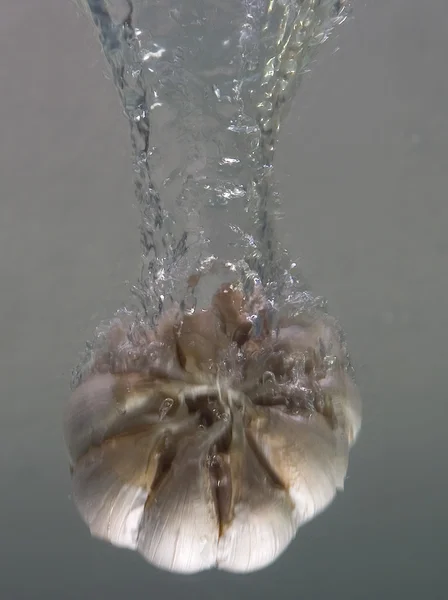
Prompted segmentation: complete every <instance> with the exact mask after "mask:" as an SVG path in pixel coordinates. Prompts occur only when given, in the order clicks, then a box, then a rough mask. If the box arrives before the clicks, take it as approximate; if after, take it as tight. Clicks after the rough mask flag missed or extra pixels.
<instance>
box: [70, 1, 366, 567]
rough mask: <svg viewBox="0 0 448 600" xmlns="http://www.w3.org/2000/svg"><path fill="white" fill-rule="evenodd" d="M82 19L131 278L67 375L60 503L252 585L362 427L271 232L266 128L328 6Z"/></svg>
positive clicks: (96, 529)
mask: <svg viewBox="0 0 448 600" xmlns="http://www.w3.org/2000/svg"><path fill="white" fill-rule="evenodd" d="M88 7H89V8H90V10H91V14H92V17H93V20H94V22H95V23H96V25H97V27H98V29H99V32H100V39H101V42H102V46H103V49H104V53H105V55H106V57H107V59H108V62H109V64H110V66H111V69H112V73H113V77H114V82H115V85H116V87H117V89H118V90H119V93H120V97H121V100H122V104H123V107H124V111H125V114H126V115H127V117H128V119H129V122H130V125H131V140H132V146H133V163H134V171H135V188H136V195H137V198H138V200H139V205H140V208H141V215H142V225H141V241H142V246H143V269H142V271H143V274H142V276H141V277H140V280H139V282H138V284H137V285H136V286H135V287H134V289H133V291H134V295H135V296H137V298H138V299H139V300H140V311H137V315H133V311H125V310H122V311H121V312H120V313H117V315H116V318H115V319H114V320H113V321H112V322H109V323H106V325H105V326H101V327H99V328H98V330H97V335H96V339H95V340H94V342H93V343H92V344H89V345H88V348H87V353H86V358H85V360H84V361H83V363H82V364H81V365H80V367H79V368H78V369H77V370H76V371H75V373H74V380H73V384H74V388H75V389H74V392H73V395H72V397H71V399H70V402H69V405H68V408H67V413H66V417H65V439H66V442H67V447H68V450H69V454H70V460H71V468H72V475H73V476H72V480H73V497H74V503H75V504H76V506H77V508H78V510H79V511H80V514H81V516H82V518H83V520H84V521H85V523H86V524H87V525H88V526H89V528H90V530H91V532H92V534H93V535H95V536H97V537H99V538H100V539H103V540H109V541H111V542H112V543H113V544H115V545H117V546H120V547H126V548H132V549H134V550H138V551H139V552H140V553H141V554H142V555H143V556H144V557H145V558H146V560H147V561H148V562H150V563H151V564H154V565H156V566H158V567H160V568H163V569H167V570H170V571H173V572H178V573H188V574H191V573H197V572H199V571H202V570H206V569H210V568H215V567H217V568H220V569H224V570H227V571H231V572H241V573H247V572H252V571H257V570H260V569H262V568H265V567H267V566H269V565H270V564H271V563H272V562H274V561H275V560H277V559H278V557H279V556H280V554H282V553H283V552H284V551H285V550H286V548H287V547H288V546H289V544H290V542H291V541H292V539H293V538H294V536H295V533H296V531H297V529H298V528H299V527H301V526H303V525H304V524H305V523H306V522H308V521H309V520H311V519H312V518H314V517H315V516H317V515H318V514H320V513H321V512H322V511H323V510H324V509H325V508H327V507H328V506H329V504H330V503H331V502H332V501H333V499H334V497H335V495H336V493H337V491H342V489H343V485H344V479H345V476H346V473H347V468H348V453H349V449H350V448H351V446H352V445H353V444H354V442H355V440H356V439H357V436H358V432H359V429H360V424H361V408H360V400H359V393H358V390H357V389H356V386H355V384H354V382H353V374H352V369H351V365H350V362H349V359H348V355H347V349H346V345H345V343H344V341H343V339H342V338H343V336H342V332H341V330H340V328H339V327H338V325H337V322H336V321H334V320H333V319H331V318H330V317H328V316H327V315H326V314H324V312H323V311H322V308H324V307H323V303H322V301H320V300H319V299H316V298H313V296H312V295H311V294H310V293H309V292H307V291H305V290H304V288H303V284H302V283H301V282H300V280H299V278H298V276H297V274H296V273H297V270H296V264H295V263H293V262H292V261H291V259H289V258H288V253H287V251H286V249H284V248H283V247H282V244H280V243H279V241H278V239H277V238H276V231H275V219H276V212H275V211H276V209H278V208H280V206H281V203H280V200H279V197H278V195H277V194H276V190H275V180H274V177H273V169H274V153H275V146H276V142H277V138H278V134H279V131H280V125H281V121H282V118H283V117H284V115H285V114H286V113H287V111H288V109H289V106H290V104H291V101H292V99H293V97H294V93H295V90H296V87H297V84H298V82H299V80H300V77H301V75H302V73H303V72H304V69H305V67H306V65H307V63H308V61H309V60H310V57H311V56H312V55H313V53H314V50H315V49H316V48H317V47H318V46H319V45H320V44H321V43H322V42H323V41H325V39H326V38H327V36H328V34H329V32H330V30H331V28H332V27H333V26H334V25H335V24H336V23H338V22H341V21H342V20H343V19H344V16H345V11H344V6H343V4H342V3H341V2H339V1H337V2H334V1H328V0H323V1H321V0H303V1H300V2H297V3H295V2H282V1H280V2H276V1H273V2H263V1H261V2H260V1H259V2H253V3H250V2H249V3H244V2H243V3H241V2H234V3H231V2H228V3H225V4H216V3H215V2H192V3H191V4H190V3H188V2H172V3H170V4H167V3H157V2H156V3H152V2H132V1H131V0H126V1H120V2H106V1H105V0H89V2H88ZM176 154H177V156H176ZM175 159H177V160H175ZM218 232H219V233H218ZM139 314H140V315H141V316H139ZM135 317H137V318H135ZM167 400H169V401H170V402H171V405H172V407H171V410H169V411H164V409H163V406H164V404H165V403H166V402H167ZM123 435H124V436H125V437H123ZM204 539H206V540H207V544H206V545H205V547H204V544H203V540H204ZM204 548H205V550H204Z"/></svg>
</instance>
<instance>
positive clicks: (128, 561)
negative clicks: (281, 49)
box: [0, 1, 447, 598]
mask: <svg viewBox="0 0 448 600" xmlns="http://www.w3.org/2000/svg"><path fill="white" fill-rule="evenodd" d="M44 4H45V3H44ZM46 4H48V7H47V9H46V10H44V8H43V7H40V8H39V10H37V9H36V8H34V7H33V8H29V7H28V8H27V9H26V8H25V7H26V4H25V3H24V4H23V5H21V7H20V8H17V5H16V8H11V11H10V12H9V13H8V18H9V19H10V20H9V21H8V19H5V21H4V23H3V25H2V27H4V30H5V32H9V33H8V35H7V39H8V41H9V43H10V44H12V47H13V48H15V46H14V43H13V42H12V41H11V35H12V33H10V32H12V31H16V32H17V44H18V45H17V47H16V52H13V53H11V54H10V55H9V56H10V57H11V56H16V55H17V57H21V58H22V65H23V68H22V69H18V68H17V66H16V67H15V68H14V69H13V67H12V66H10V65H11V63H13V58H9V59H8V62H6V58H5V57H4V58H2V61H4V62H2V65H3V67H2V68H5V70H6V73H7V74H8V78H7V80H8V81H10V82H11V85H10V87H8V89H7V90H6V91H5V92H4V96H5V99H6V100H5V103H4V105H3V106H4V108H2V110H4V111H5V116H4V118H2V123H3V124H4V127H7V125H8V123H9V121H10V115H11V114H12V115H17V117H16V119H14V120H11V121H12V122H14V124H16V125H17V129H16V133H15V137H12V138H11V140H12V141H11V143H10V144H9V145H6V144H5V145H4V149H3V152H4V155H5V161H4V163H3V167H2V168H3V169H4V181H5V197H6V198H7V199H8V200H7V202H5V204H4V205H3V208H2V211H3V212H2V214H3V215H4V216H3V217H2V219H1V220H0V227H1V228H2V229H1V232H2V233H1V236H0V243H1V244H2V253H1V254H2V271H3V272H4V278H3V280H4V287H3V286H2V289H3V290H4V291H3V292H2V304H3V303H4V305H3V306H4V308H3V315H4V318H3V319H2V328H4V329H3V336H2V343H3V347H2V357H4V360H2V377H1V385H2V387H3V389H2V397H3V398H4V399H5V400H4V404H3V407H4V411H5V418H3V419H2V423H3V424H4V432H3V436H2V438H3V439H2V448H4V451H3V452H2V463H3V466H4V469H3V470H4V477H5V479H4V494H3V500H2V504H3V503H4V510H3V511H2V519H3V522H2V524H3V532H4V543H3V544H2V552H3V565H4V573H5V575H4V576H3V577H2V581H1V586H2V587H3V588H4V589H2V590H1V591H2V596H4V597H6V598H40V597H42V598H53V597H54V598H60V597H65V598H79V597H83V598H89V597H92V598H93V597H98V596H100V597H102V596H106V595H107V596H108V597H116V598H119V597H122V596H123V595H131V594H132V595H133V596H135V597H146V596H147V595H148V594H151V595H154V594H156V595H157V596H160V595H162V594H164V595H166V594H168V595H169V597H179V598H180V597H185V596H187V597H192V598H193V597H194V598H197V597H199V598H209V597H216V598H220V597H227V596H228V595H229V594H231V595H233V596H236V597H239V596H242V595H245V596H246V595H254V596H255V595H257V596H258V597H260V596H261V597H266V598H267V597H270V596H272V595H273V594H278V593H282V595H283V596H284V597H289V596H292V597H295V596H296V595H298V594H299V593H301V594H306V595H307V596H310V597H317V598H319V597H320V598H326V597H328V596H329V595H330V594H331V595H333V596H336V597H338V596H339V595H341V596H342V595H344V597H347V596H348V597H349V598H350V597H353V598H358V597H360V596H361V597H372V598H374V597H375V598H376V597H378V596H382V597H386V598H388V597H397V596H398V597H400V596H401V595H403V596H406V597H407V598H412V597H417V594H418V595H419V596H420V595H421V594H422V593H423V592H424V593H425V594H428V595H430V596H431V597H434V598H438V597H440V598H442V597H444V590H443V589H442V588H440V587H439V586H440V584H441V583H442V582H443V571H442V558H443V555H444V550H445V548H446V542H445V538H446V536H445V533H446V525H447V523H446V517H445V511H444V505H445V499H446V486H444V481H443V462H444V459H443V450H444V447H445V444H444V441H445V436H444V421H443V416H444V415H445V414H446V408H445V398H444V394H445V392H444V389H445V386H444V365H445V363H446V360H445V358H446V352H444V351H445V331H446V324H447V323H446V314H445V312H444V309H443V298H444V297H445V295H446V289H445V285H446V281H447V278H446V275H447V256H446V230H445V227H446V225H445V224H446V217H447V205H446V203H445V196H444V192H445V190H446V174H445V169H444V166H443V165H444V162H443V156H444V151H445V150H446V103H445V102H444V98H445V92H446V84H445V82H444V81H443V80H440V79H439V78H437V79H436V81H434V77H433V75H431V73H432V70H433V68H435V65H437V61H442V60H443V55H444V47H443V38H442V36H440V35H437V32H438V28H440V27H441V25H439V23H440V22H441V15H443V10H442V9H443V3H437V2H431V3H428V4H427V5H426V7H425V10H426V13H425V18H424V20H423V21H422V20H421V19H422V18H423V17H422V14H421V12H420V10H419V9H420V5H418V4H417V3H415V6H414V5H413V6H412V8H409V3H405V2H398V1H397V2H393V3H387V6H386V3H377V5H376V6H375V7H362V8H358V10H357V13H356V20H355V21H354V22H351V23H350V24H349V26H346V27H344V28H343V32H342V31H341V33H340V39H339V40H337V41H335V45H338V44H339V45H341V50H340V51H339V52H338V53H337V54H336V55H335V56H332V55H331V53H332V50H334V47H335V45H333V47H329V48H327V50H326V51H325V60H324V59H323V58H320V59H319V62H318V66H317V67H314V71H313V74H312V77H311V80H310V79H308V81H307V82H306V83H307V85H304V86H303V90H302V92H301V94H299V99H298V101H297V103H296V105H295V107H294V111H293V113H292V115H291V116H290V118H289V120H288V122H287V123H288V129H287V130H286V131H284V135H283V139H282V140H281V142H280V145H279V149H278V155H277V165H276V169H277V174H278V175H277V176H278V178H279V180H280V181H279V187H280V188H281V193H282V198H284V200H283V202H284V206H283V208H284V210H285V213H286V218H285V219H284V220H283V221H282V222H281V223H280V227H281V231H282V239H285V240H288V242H289V243H288V244H287V245H288V247H293V248H294V252H295V253H296V254H297V257H298V258H301V259H302V261H301V262H302V268H303V269H304V271H305V272H306V274H307V276H308V279H309V280H310V281H311V283H312V288H313V290H316V291H318V292H319V293H322V294H323V295H324V296H325V297H327V298H329V300H330V305H331V308H332V312H333V313H334V314H337V316H338V317H339V318H340V320H341V322H342V323H343V326H344V328H345V330H346V332H347V337H348V340H349V342H350V350H351V354H352V356H353V357H354V361H355V366H356V367H357V373H358V380H359V384H360V387H361V389H362V392H363V398H364V405H365V407H366V408H365V413H366V414H365V425H364V431H363V433H362V435H361V438H360V440H359V445H357V447H356V451H355V452H354V453H353V459H352V462H351V467H350V469H351V470H350V477H349V479H348V480H347V483H346V491H345V493H344V494H343V495H341V496H340V497H339V498H338V500H337V501H336V502H335V503H334V505H333V506H332V507H331V509H330V510H329V511H327V512H326V513H325V514H324V515H321V516H320V517H319V519H317V520H316V521H315V522H313V523H312V524H310V525H307V526H306V527H304V528H303V529H301V530H300V532H299V536H298V537H297V539H296V540H295V542H294V543H293V544H292V545H291V547H290V549H289V550H288V552H287V553H286V554H285V555H284V556H283V557H282V558H281V559H280V560H279V561H278V562H277V563H275V565H274V566H273V567H271V568H270V569H268V570H266V571H263V572H260V573H257V574H254V575H251V576H247V577H245V578H234V577H229V576H225V575H223V574H216V573H212V574H206V575H201V576H194V577H193V578H191V579H187V580H185V579H183V578H179V577H176V576H172V575H168V574H163V573H160V572H158V571H156V570H154V569H152V568H151V567H149V566H148V565H147V564H145V563H144V562H143V561H141V560H139V559H138V557H137V556H134V555H133V554H132V553H128V552H124V551H117V550H115V549H113V548H110V547H107V546H106V545H104V544H101V543H99V542H94V541H93V540H91V538H90V536H89V534H88V531H86V530H85V529H83V526H82V524H81V523H80V522H79V519H78V517H77V515H76V513H75V512H74V509H73V505H72V501H71V498H70V486H69V477H68V472H67V468H66V465H65V462H64V448H63V442H62V440H61V435H60V419H61V413H62V406H63V404H64V402H65V400H66V394H67V385H68V381H69V379H70V370H71V368H72V366H73V364H75V363H76V361H77V354H78V352H79V350H80V349H81V348H82V345H83V344H84V341H85V340H86V339H88V337H89V336H90V335H91V334H92V331H93V329H94V327H95V326H96V324H97V322H98V320H99V319H100V318H101V317H103V318H105V317H108V316H110V314H111V312H113V311H114V310H115V309H116V307H117V305H119V304H120V302H122V301H126V300H127V295H128V289H127V286H126V284H125V280H127V279H129V280H131V281H132V280H133V279H135V276H138V261H139V252H140V249H139V247H138V240H135V237H136V236H135V231H136V227H138V217H136V215H135V214H134V213H133V212H132V208H131V207H129V204H130V202H129V198H131V197H132V173H131V172H130V169H129V168H128V166H127V161H128V158H129V155H130V151H129V148H128V147H126V144H127V143H128V142H127V131H126V126H125V124H123V125H120V120H121V121H124V118H123V117H122V116H121V115H120V107H119V104H118V102H117V100H116V97H115V95H114V94H115V90H114V88H113V86H112V85H110V83H108V82H107V80H106V79H105V78H104V77H103V71H104V66H103V64H102V63H101V60H102V57H100V58H99V48H98V46H97V45H96V44H95V43H93V42H92V41H91V39H92V33H91V30H89V29H88V26H87V25H86V24H85V23H83V22H82V20H80V19H78V18H77V17H76V13H75V11H74V10H72V7H64V8H62V7H61V6H60V3H52V2H47V3H46ZM386 9H387V10H386ZM26 10H28V11H31V12H28V13H27V12H26ZM22 11H23V12H22ZM386 12H387V13H388V17H386V15H385V13H386ZM26 17H29V18H26ZM31 22H32V23H33V28H32V30H31V31H30V32H29V36H25V35H24V33H23V32H24V28H25V26H26V24H27V23H31ZM416 22H419V23H420V28H419V30H418V33H416V32H415V23H416ZM14 27H15V28H16V29H15V30H14ZM29 27H30V25H29ZM353 28H354V31H351V32H350V31H349V30H350V29H353ZM36 30H39V31H43V30H45V31H48V30H50V31H51V35H49V36H48V37H47V38H45V39H43V38H42V37H37V33H36ZM19 31H20V36H19ZM25 31H26V29H25ZM33 35H36V37H32V36H33ZM19 38H20V39H19ZM80 39H81V40H82V43H80ZM19 41H20V45H19ZM89 44H90V45H89ZM55 46H58V47H61V48H62V47H64V48H65V49H66V50H65V51H64V52H62V51H61V52H60V53H55V52H54V50H53V48H54V47H55ZM25 50H26V51H25ZM79 52H82V55H83V58H82V59H80V58H79ZM30 56H33V57H35V58H34V61H35V64H36V65H37V66H34V64H33V65H31V64H30V63H29V62H28V59H29V57H30ZM9 61H11V62H9ZM328 63H330V64H328ZM86 65H87V67H88V68H86ZM416 66H418V67H419V68H416ZM442 67H443V64H441V66H440V70H439V71H437V72H439V73H440V72H442V70H441V69H442ZM89 69H90V70H89ZM416 77H418V81H419V85H416V82H415V78H416ZM81 82H82V84H81ZM84 86H85V87H84ZM92 89H95V90H97V93H98V94H99V98H100V99H99V100H98V105H97V106H94V105H95V102H94V100H93V95H92ZM101 94H102V95H101ZM90 111H92V112H90ZM2 114H3V113H2ZM87 114H89V115H90V116H89V117H87V116H86V115H87ZM298 115H299V116H300V121H297V116H298ZM30 133H31V135H30ZM8 139H9V138H8ZM282 144H283V146H282ZM9 161H12V162H9ZM77 165H79V167H77ZM282 180H283V181H282ZM8 192H9V194H8ZM30 198H31V199H33V202H31V200H30ZM135 212H136V211H135ZM17 231H18V232H20V236H19V235H17V233H16V232H17ZM283 236H284V237H283ZM289 244H291V245H292V244H294V246H290V245H289ZM136 271H137V272H136ZM357 361H358V364H356V362H357Z"/></svg>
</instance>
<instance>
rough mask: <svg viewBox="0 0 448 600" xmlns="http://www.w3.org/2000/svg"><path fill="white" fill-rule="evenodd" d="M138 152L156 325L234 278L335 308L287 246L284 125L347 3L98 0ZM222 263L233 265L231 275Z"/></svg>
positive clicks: (144, 283)
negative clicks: (280, 227) (311, 287)
mask: <svg viewBox="0 0 448 600" xmlns="http://www.w3.org/2000/svg"><path fill="white" fill-rule="evenodd" d="M84 2H85V4H86V8H87V9H88V11H89V12H90V13H91V16H92V18H93V21H94V23H95V25H96V27H97V29H98V31H99V35H100V41H101V44H102V48H103V51H104V54H105V57H106V59H107V61H108V63H109V65H110V68H111V70H112V75H113V80H114V82H115V85H116V88H117V90H118V92H119V94H120V98H121V102H122V105H123V107H124V112H125V114H126V116H127V118H128V120H129V124H130V129H131V139H132V148H133V165H134V173H135V178H134V179H135V191H136V196H137V199H138V203H139V206H140V210H141V215H142V220H141V227H140V232H141V243H142V270H141V275H140V278H139V280H138V281H137V282H136V283H135V285H134V286H133V289H132V291H133V294H134V296H136V297H137V298H138V304H139V311H140V312H141V313H142V315H143V318H145V319H146V320H149V321H150V322H154V321H155V320H157V318H158V316H159V315H160V314H161V313H162V312H163V311H165V310H167V309H169V308H170V306H172V305H173V303H177V304H179V305H180V306H181V307H182V308H184V309H186V310H191V309H193V308H195V307H196V306H197V305H198V302H199V295H200V293H199V291H198V290H197V289H196V287H195V285H196V284H197V279H196V280H194V279H191V277H190V278H189V276H190V275H192V274H194V273H199V274H200V273H203V272H206V271H207V272H214V274H215V275H217V277H218V279H219V278H220V277H222V273H221V272H220V271H219V269H220V268H222V269H224V270H225V269H227V270H230V271H232V272H233V273H234V275H235V276H236V277H235V278H237V279H239V280H240V281H241V282H242V283H243V285H244V286H245V288H246V289H247V290H248V291H250V287H251V286H253V285H254V282H257V283H258V282H259V283H261V284H262V286H263V288H264V291H265V295H266V297H267V298H268V299H269V301H270V302H271V303H272V304H273V305H282V304H283V305H284V304H288V305H289V306H298V309H300V310H303V308H304V307H305V306H308V307H311V308H312V307H314V308H316V307H317V306H318V305H319V307H320V308H322V304H321V300H320V299H316V298H314V297H313V296H312V295H311V294H310V293H309V292H307V291H306V289H305V286H304V285H303V284H302V280H301V277H300V276H299V274H298V272H297V267H296V264H295V263H294V261H293V260H291V259H290V257H289V256H288V253H287V251H286V249H285V248H284V247H283V246H282V244H281V243H280V242H279V240H278V239H277V237H276V232H275V221H276V219H277V218H278V216H279V215H281V200H280V198H279V195H278V192H277V190H276V184H275V179H274V174H273V165H274V153H275V146H276V142H277V139H278V134H279V129H280V125H281V123H282V122H283V119H284V117H285V115H286V113H287V112H288V109H289V107H290V105H291V102H292V100H293V98H294V96H295V92H296V90H297V86H298V84H299V81H300V79H301V76H302V74H303V73H304V72H305V70H306V69H307V66H308V64H309V62H310V60H311V59H312V57H313V55H314V53H315V50H316V48H317V47H318V46H319V45H320V44H321V43H322V42H324V41H325V40H326V39H327V37H328V35H329V34H330V32H331V30H332V28H333V27H334V25H336V24H337V23H340V22H341V21H343V20H344V19H345V17H346V14H347V5H346V2H344V1H343V0H225V2H223V1H222V0H84ZM217 265H220V266H219V267H218V266H217Z"/></svg>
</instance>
